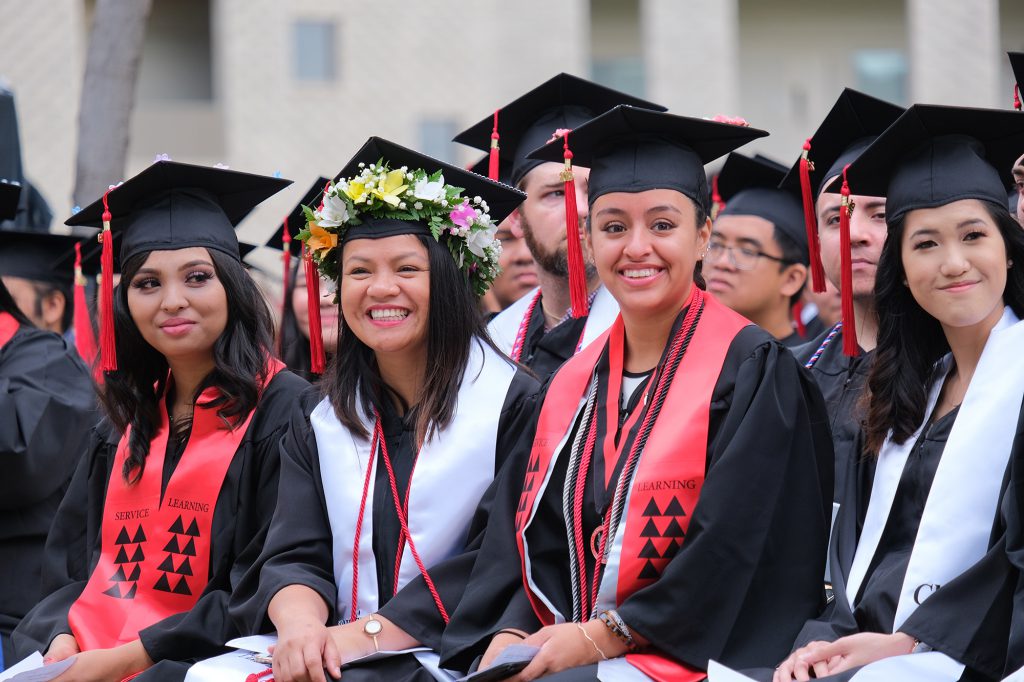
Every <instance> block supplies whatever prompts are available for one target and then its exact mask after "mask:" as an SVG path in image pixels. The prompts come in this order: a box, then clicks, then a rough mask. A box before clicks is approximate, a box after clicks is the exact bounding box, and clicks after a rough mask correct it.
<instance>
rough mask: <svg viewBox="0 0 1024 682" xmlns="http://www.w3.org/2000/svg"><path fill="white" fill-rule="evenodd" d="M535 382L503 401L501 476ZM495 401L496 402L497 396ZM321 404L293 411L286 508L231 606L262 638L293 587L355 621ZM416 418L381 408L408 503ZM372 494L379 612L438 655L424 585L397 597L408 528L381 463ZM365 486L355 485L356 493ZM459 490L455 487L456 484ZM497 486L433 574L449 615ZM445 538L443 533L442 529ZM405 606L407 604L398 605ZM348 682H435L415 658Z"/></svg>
mask: <svg viewBox="0 0 1024 682" xmlns="http://www.w3.org/2000/svg"><path fill="white" fill-rule="evenodd" d="M538 388H539V387H538V384H537V381H536V380H535V379H534V378H533V377H531V376H529V375H528V374H527V373H525V372H523V371H518V372H516V374H515V376H514V377H513V379H512V383H511V384H510V386H509V389H508V392H507V393H506V395H505V396H504V403H503V406H502V410H501V416H500V417H499V421H498V438H497V448H496V457H495V459H494V462H493V463H490V462H488V463H487V466H493V467H494V469H495V475H496V476H497V473H498V472H499V471H502V470H503V469H504V468H507V467H506V466H505V464H506V462H505V460H506V457H505V455H506V454H507V453H508V452H510V451H511V450H512V449H513V448H512V442H513V441H514V440H515V439H516V438H517V437H518V436H519V434H520V433H521V432H522V431H523V430H525V429H527V428H528V421H527V420H528V419H529V417H530V416H531V414H532V409H531V408H532V400H533V397H534V396H535V395H536V393H537V390H538ZM495 398H497V396H495ZM320 401H321V397H320V395H319V394H318V393H316V392H313V391H311V392H308V393H307V394H306V395H305V396H304V399H303V400H302V403H301V404H300V405H299V406H298V408H297V409H295V410H293V413H292V424H291V428H290V429H289V431H288V433H287V435H286V437H285V439H284V440H283V441H282V443H281V458H282V464H281V491H282V493H281V495H280V497H279V504H278V509H277V511H276V512H275V514H274V520H273V522H272V524H271V527H270V532H269V534H268V537H267V542H266V545H265V547H264V550H263V553H262V554H261V555H260V558H259V561H258V562H257V564H256V565H255V566H254V567H253V569H252V571H250V573H249V575H248V576H247V578H246V583H245V586H244V587H243V588H242V589H240V590H239V591H238V592H237V593H236V595H235V598H234V599H233V600H232V616H233V617H234V618H235V621H236V623H237V624H238V626H239V628H241V629H244V630H245V631H247V632H250V633H253V634H256V633H261V632H271V631H273V629H274V626H273V623H271V621H270V619H269V618H268V617H267V608H268V607H269V605H270V601H271V599H272V598H273V597H274V595H275V594H277V592H278V591H280V590H281V589H282V588H284V587H287V586H288V585H305V586H307V587H309V588H310V589H312V590H314V591H316V592H317V593H318V594H319V595H320V596H321V597H322V598H323V600H324V602H325V603H326V604H327V607H328V611H329V617H328V621H327V622H328V623H329V624H334V623H337V622H338V621H339V619H341V618H347V616H348V614H338V613H336V612H335V609H336V604H337V588H336V586H335V582H334V560H333V535H332V531H331V525H330V520H329V517H328V512H327V501H326V497H325V492H324V484H323V479H322V478H321V471H320V464H319V454H318V451H317V445H316V436H315V434H314V432H313V429H312V426H311V425H310V421H309V419H310V414H311V413H312V412H313V410H314V409H315V408H316V406H317V404H319V402H320ZM414 420H415V416H414V415H413V414H412V413H409V414H407V415H406V416H405V418H403V417H402V416H400V415H398V414H397V413H396V411H395V410H394V408H393V407H392V406H391V404H390V401H385V403H384V405H382V410H381V421H382V427H383V429H384V438H385V443H386V445H387V448H388V453H389V454H390V456H391V460H392V463H393V465H394V473H395V479H396V483H397V486H396V487H397V488H398V494H399V496H400V497H404V496H405V491H406V489H407V488H408V485H409V480H410V477H411V473H412V463H413V459H414V457H415V454H416V453H415V437H414V431H413V427H414V424H413V422H414ZM374 477H375V479H374V495H373V505H374V507H373V514H372V518H373V550H374V556H375V557H376V560H377V561H376V565H377V580H378V600H379V601H378V603H379V604H381V605H382V606H381V607H380V609H379V610H378V613H380V614H381V615H382V616H384V617H385V618H389V619H392V616H393V615H394V614H395V613H397V612H400V613H401V614H402V617H398V616H397V615H396V616H395V617H394V619H393V620H395V621H396V622H397V623H398V624H399V626H401V627H403V628H404V629H405V630H406V632H408V633H409V634H410V635H411V636H413V637H414V638H416V639H417V640H418V641H419V642H420V643H422V644H423V645H425V646H428V647H430V648H432V649H435V650H437V649H439V648H440V641H441V632H442V630H443V629H444V622H443V621H442V619H441V616H440V615H439V614H438V612H437V607H436V605H435V604H434V601H433V599H432V597H431V595H430V592H429V591H428V590H427V589H426V585H425V583H424V581H423V579H422V578H420V577H417V578H415V579H414V580H412V581H410V582H409V583H408V584H407V585H406V586H405V588H403V589H402V590H401V592H399V595H398V596H395V597H394V599H392V598H393V596H394V584H393V581H394V574H393V570H394V565H395V561H396V558H397V545H398V539H399V535H400V533H401V526H400V524H399V521H398V516H397V514H396V513H395V508H394V501H393V497H392V495H391V490H390V486H389V484H388V476H387V470H386V469H385V467H384V466H383V465H382V464H381V460H380V459H378V460H377V464H376V468H375V471H374ZM361 484H362V481H361V480H359V481H356V480H354V479H353V481H352V485H361ZM453 484H454V485H457V484H458V482H457V481H453ZM493 494H494V493H493V483H492V485H491V486H490V487H489V488H488V490H487V492H486V493H485V494H484V498H483V499H482V500H481V503H480V505H479V506H478V508H477V509H476V511H475V513H474V516H473V519H472V521H471V523H470V527H469V531H468V533H467V538H466V547H467V551H466V552H464V553H462V554H460V555H457V556H455V557H452V558H451V559H448V560H447V561H444V562H442V563H440V564H437V565H434V566H428V567H427V568H428V570H429V572H430V577H431V579H432V580H433V581H434V583H435V585H436V586H437V589H438V592H439V594H440V597H441V601H442V603H443V604H444V605H445V609H446V610H447V611H448V612H449V613H451V612H452V611H454V609H455V607H456V605H457V604H458V602H459V599H460V597H461V595H462V590H463V588H464V586H465V582H466V579H467V577H468V575H469V572H470V570H471V567H472V565H473V562H474V560H475V557H476V551H475V550H476V548H477V547H478V546H479V541H480V538H481V536H482V533H483V529H484V527H485V526H486V524H487V518H488V515H489V512H490V502H489V500H490V497H491V496H492V495H493ZM439 530H440V531H442V532H443V531H444V529H439ZM392 601H394V602H395V604H397V603H399V602H400V604H401V605H400V606H396V605H395V604H392ZM343 676H344V678H345V680H348V681H349V682H353V681H354V680H361V679H366V680H380V679H387V680H406V679H408V680H418V679H422V680H424V681H426V680H432V679H433V677H431V676H430V675H429V673H428V672H427V671H426V670H424V669H422V668H421V667H420V665H419V663H418V662H417V661H416V660H415V659H414V658H413V657H411V656H401V657H398V658H394V659H387V660H384V661H382V662H379V663H376V664H372V665H367V666H360V667H355V668H351V669H349V670H346V671H345V672H344V675H343Z"/></svg>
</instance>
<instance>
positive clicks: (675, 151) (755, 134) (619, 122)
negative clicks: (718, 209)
mask: <svg viewBox="0 0 1024 682" xmlns="http://www.w3.org/2000/svg"><path fill="white" fill-rule="evenodd" d="M767 135H768V133H767V132H765V131H764V130H759V129H757V128H750V127H747V126H739V125H732V124H730V123H719V122H717V121H710V120H707V119H702V118H690V117H686V116H676V115H675V114H669V113H663V112H658V111H651V110H649V109H640V108H637V107H633V106H629V105H620V106H617V107H615V108H614V109H612V110H611V111H609V112H607V113H605V114H602V115H600V116H598V117H597V118H594V119H593V120H591V121H589V122H587V123H585V124H584V125H582V126H580V127H579V128H576V129H575V130H573V131H572V132H571V133H570V134H569V136H568V146H569V149H570V150H571V151H572V155H573V157H572V158H573V164H574V165H575V164H579V165H581V166H588V167H589V168H590V180H589V189H588V195H589V199H590V203H591V204H593V203H594V201H595V200H596V199H597V198H598V197H600V196H601V195H603V194H607V193H609V192H643V191H646V190H651V189H672V190H676V191H677V192H680V193H682V194H684V195H686V196H687V197H689V198H690V199H692V200H693V201H695V202H697V203H698V205H700V206H703V207H704V208H705V209H706V208H707V205H708V181H707V175H706V174H705V173H704V164H706V163H709V162H711V161H713V160H715V159H717V158H718V157H720V156H722V155H724V154H727V153H729V152H731V151H732V150H734V149H736V148H738V147H742V146H743V145H745V144H747V143H748V142H750V141H751V140H756V139H757V138H759V137H766V136H767ZM563 156H564V149H563V140H561V139H559V140H557V141H554V142H551V143H550V144H547V145H545V146H544V147H541V148H540V149H537V150H535V151H534V152H533V153H531V154H530V158H534V159H541V160H543V161H562V160H563Z"/></svg>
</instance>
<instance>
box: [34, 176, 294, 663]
mask: <svg viewBox="0 0 1024 682" xmlns="http://www.w3.org/2000/svg"><path fill="white" fill-rule="evenodd" d="M287 184H289V183H288V181H285V180H279V179H275V178H269V177H262V176H255V175H249V174H246V173H239V172H235V171H228V170H221V169H216V168H204V167H200V166H191V165H188V164H180V163H174V162H171V161H160V162H157V163H155V164H153V165H152V166H150V167H149V168H147V169H146V170H144V171H143V172H142V173H140V174H139V175H137V176H135V177H134V178H131V179H130V180H128V181H126V182H124V183H123V184H121V185H118V186H117V187H115V188H113V189H111V190H110V191H109V192H108V193H107V194H105V195H104V197H103V198H102V199H101V200H99V201H97V202H95V203H94V204H92V205H90V206H88V207H87V208H85V209H84V210H82V211H81V212H79V213H77V214H76V215H75V216H73V217H72V218H71V219H70V220H69V221H68V222H69V223H70V224H75V225H94V226H96V225H101V224H110V230H106V229H105V230H104V233H103V239H104V247H105V248H106V249H112V248H113V246H114V241H116V242H118V246H119V248H120V259H119V260H120V270H121V274H122V282H121V285H120V286H118V287H117V289H116V290H114V291H113V292H110V293H112V307H111V306H110V303H108V301H110V299H107V298H106V295H107V293H104V292H101V294H102V296H101V311H102V313H103V314H102V315H101V317H102V318H103V319H102V320H101V325H100V327H101V330H103V336H102V338H101V350H102V351H103V352H102V355H101V363H102V364H101V368H102V369H103V370H104V374H103V386H102V390H101V394H100V398H101V401H102V405H103V408H104V410H105V412H106V415H107V419H105V420H104V421H103V422H102V423H101V424H100V425H99V426H97V427H96V428H94V429H93V431H92V433H91V435H90V438H89V442H88V444H87V448H86V449H85V452H84V456H83V457H82V458H81V461H80V463H79V466H78V469H77V470H76V471H75V475H74V477H73V478H72V480H71V484H70V487H69V488H68V492H67V494H66V496H65V498H64V501H63V502H62V503H61V506H60V509H59V510H58V513H57V518H56V519H55V521H54V524H53V529H52V530H51V532H50V536H49V538H48V540H47V545H46V556H45V564H44V576H43V580H44V593H45V594H47V595H48V596H47V597H46V598H44V599H43V600H42V601H40V602H39V603H38V604H37V605H36V606H35V608H33V609H32V611H31V612H30V613H29V614H28V615H27V616H26V617H25V618H24V619H23V620H22V622H21V624H20V625H19V626H18V629H17V630H16V631H15V634H14V642H15V646H16V649H17V652H18V654H19V656H25V655H28V654H29V653H31V652H33V651H35V650H40V651H45V652H46V653H45V657H46V658H47V659H49V660H50V661H57V660H62V659H65V658H67V657H69V656H74V655H77V660H76V661H75V664H74V665H73V666H72V667H71V668H70V669H69V670H68V671H67V672H66V673H64V674H63V675H62V676H61V677H60V680H61V682H71V681H72V680H91V681H95V680H121V679H123V678H124V677H126V676H127V675H129V674H132V673H137V672H139V671H141V670H146V669H148V670H147V672H146V673H143V675H142V676H140V677H139V678H138V679H158V680H169V679H175V678H178V679H180V678H182V677H183V676H184V673H185V670H186V669H187V665H186V664H183V663H179V661H184V660H188V659H190V658H194V657H199V656H204V655H211V654H214V653H217V652H220V651H221V650H222V649H221V645H222V644H223V642H224V641H226V640H227V639H229V638H230V637H232V636H235V635H236V634H237V632H236V630H235V629H234V628H233V627H232V626H231V624H230V622H229V620H228V615H227V600H228V597H229V595H230V593H231V591H232V589H233V587H234V583H235V582H236V581H237V580H238V579H239V578H240V577H241V575H242V573H243V572H244V570H245V568H247V567H248V566H249V565H250V564H251V563H252V561H253V560H255V558H256V557H257V556H258V554H259V550H260V548H261V547H262V544H263V539H264V535H265V533H266V529H267V527H268V525H269V523H270V515H271V511H272V508H273V502H274V499H275V495H276V491H277V474H278V468H279V467H278V450H277V446H278V442H279V440H280V437H281V432H282V431H283V429H284V427H285V425H286V424H287V412H288V407H289V406H290V405H292V404H294V401H295V400H296V399H297V398H298V395H299V393H300V392H301V391H302V390H304V389H305V388H306V387H307V386H308V384H306V382H304V381H302V380H301V379H299V378H298V377H295V376H294V375H292V374H291V373H289V372H287V371H283V368H282V365H281V364H280V363H279V362H277V361H275V360H273V359H272V357H271V354H272V333H273V327H272V318H271V314H270V311H269V309H267V307H266V304H265V302H264V299H263V297H262V295H261V294H260V292H259V291H258V290H257V288H256V286H255V284H254V283H253V282H252V280H251V279H250V278H249V276H248V275H247V274H246V272H245V270H244V268H243V267H242V266H241V263H240V259H239V246H238V240H237V238H236V236H235V231H234V226H235V225H237V223H238V222H239V221H240V220H241V219H242V218H243V217H244V216H245V215H246V214H247V213H248V212H249V211H250V210H251V209H252V208H253V207H254V206H255V205H256V204H258V203H259V202H260V201H262V200H263V199H265V198H266V197H268V196H270V195H272V194H274V193H275V192H277V191H278V190H280V189H282V188H283V187H285V186H286V185H287ZM108 205H109V208H108ZM108 211H109V212H108ZM111 216H112V220H113V222H112V223H110V222H109V221H110V220H111ZM112 256H113V254H112V253H108V254H104V258H103V260H105V261H107V263H108V265H109V262H110V261H108V260H107V259H108V258H110V259H111V260H112ZM104 280H105V281H108V282H109V281H111V279H110V275H109V273H107V272H104ZM229 302H230V305H229ZM111 336H113V337H114V338H110V337H111ZM110 351H114V352H113V353H111V352H110ZM79 652H81V653H79ZM154 663H155V664H156V665H155V666H154Z"/></svg>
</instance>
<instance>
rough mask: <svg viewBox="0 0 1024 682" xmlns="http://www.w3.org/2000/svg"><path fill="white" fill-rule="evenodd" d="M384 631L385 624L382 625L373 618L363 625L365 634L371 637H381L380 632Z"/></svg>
mask: <svg viewBox="0 0 1024 682" xmlns="http://www.w3.org/2000/svg"><path fill="white" fill-rule="evenodd" d="M383 629H384V624H383V623H381V622H380V621H379V620H374V619H372V618H371V619H370V620H368V621H366V623H365V624H364V625H363V632H365V633H366V634H368V635H370V636H371V637H372V636H374V635H379V634H380V631H381V630H383Z"/></svg>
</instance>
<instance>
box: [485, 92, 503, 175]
mask: <svg viewBox="0 0 1024 682" xmlns="http://www.w3.org/2000/svg"><path fill="white" fill-rule="evenodd" d="M500 151H501V149H500V147H498V112H497V110H496V111H495V112H494V130H492V131H491V151H490V154H489V158H488V159H487V177H489V178H490V179H491V180H494V181H495V182H497V181H498V176H499V175H500V172H499V171H498V167H499V163H498V155H499V153H500Z"/></svg>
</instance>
